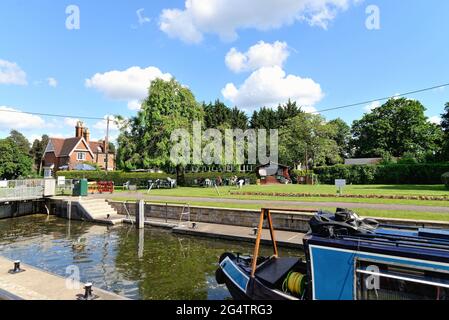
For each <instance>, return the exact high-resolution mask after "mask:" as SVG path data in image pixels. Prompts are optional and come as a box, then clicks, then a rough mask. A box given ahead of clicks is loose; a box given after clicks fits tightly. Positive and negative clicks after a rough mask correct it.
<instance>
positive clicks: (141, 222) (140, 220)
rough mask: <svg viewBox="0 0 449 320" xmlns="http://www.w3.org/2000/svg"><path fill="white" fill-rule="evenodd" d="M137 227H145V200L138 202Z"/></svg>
mask: <svg viewBox="0 0 449 320" xmlns="http://www.w3.org/2000/svg"><path fill="white" fill-rule="evenodd" d="M137 208H138V209H137V213H136V227H137V229H143V228H144V227H145V201H143V200H139V202H138V203H137Z"/></svg>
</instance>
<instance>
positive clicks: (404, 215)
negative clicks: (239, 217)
mask: <svg viewBox="0 0 449 320" xmlns="http://www.w3.org/2000/svg"><path fill="white" fill-rule="evenodd" d="M112 200H114V201H135V199H127V198H125V197H119V196H118V197H114V198H113V199H112ZM151 202H152V203H160V204H165V203H167V202H165V201H151ZM168 204H178V205H183V204H186V203H185V202H183V201H170V202H168ZM188 204H189V205H190V206H194V207H217V208H231V209H252V210H260V209H261V206H260V205H258V204H246V203H242V204H238V203H224V202H220V201H219V200H217V202H214V203H210V202H201V201H189V203H188ZM271 207H272V208H282V206H279V205H273V206H271ZM289 207H292V208H295V207H297V208H300V209H321V210H328V211H331V212H333V211H335V208H334V207H320V208H317V207H316V206H303V205H301V206H289ZM354 211H356V212H357V213H358V214H359V215H360V216H363V217H375V218H393V219H410V220H429V221H444V222H449V215H448V214H447V213H435V212H417V211H397V210H376V209H362V208H360V209H354Z"/></svg>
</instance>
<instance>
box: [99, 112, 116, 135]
mask: <svg viewBox="0 0 449 320" xmlns="http://www.w3.org/2000/svg"><path fill="white" fill-rule="evenodd" d="M108 117H109V119H110V121H109V131H118V130H120V127H119V123H120V121H119V120H118V119H116V118H115V117H114V116H112V115H105V116H104V120H100V121H98V122H97V123H96V124H94V129H97V130H101V131H104V132H106V130H107V121H106V120H107V119H108Z"/></svg>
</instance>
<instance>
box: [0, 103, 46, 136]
mask: <svg viewBox="0 0 449 320" xmlns="http://www.w3.org/2000/svg"><path fill="white" fill-rule="evenodd" d="M2 110H3V112H2ZM5 111H9V112H5ZM44 126H45V121H44V120H43V119H42V118H41V117H39V116H36V115H31V114H26V113H20V110H17V109H14V108H11V107H6V106H0V130H1V129H6V130H11V129H25V130H28V129H38V128H42V127H44Z"/></svg>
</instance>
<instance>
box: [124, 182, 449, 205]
mask: <svg viewBox="0 0 449 320" xmlns="http://www.w3.org/2000/svg"><path fill="white" fill-rule="evenodd" d="M218 190H219V193H220V194H218V193H217V191H216V190H215V189H214V188H183V187H180V188H177V189H154V190H151V192H150V193H149V195H154V196H171V197H206V198H231V199H256V200H276V201H300V202H310V203H311V206H312V205H313V203H314V202H344V203H382V204H406V205H416V206H441V207H449V201H424V200H403V199H364V198H341V197H338V196H337V195H336V196H335V197H304V198H303V197H279V196H245V195H231V194H230V192H231V191H240V190H239V189H237V188H236V187H219V188H218ZM242 191H248V192H267V193H270V192H285V193H321V194H336V187H335V186H331V185H317V186H305V185H273V186H256V185H253V186H247V187H244V188H243V189H242ZM120 192H121V191H118V193H120ZM139 192H142V193H144V194H146V193H147V192H146V190H141V191H139ZM344 193H346V194H356V195H410V196H420V195H421V196H449V190H447V189H445V187H444V186H443V185H354V186H347V187H346V188H345V189H344Z"/></svg>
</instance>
